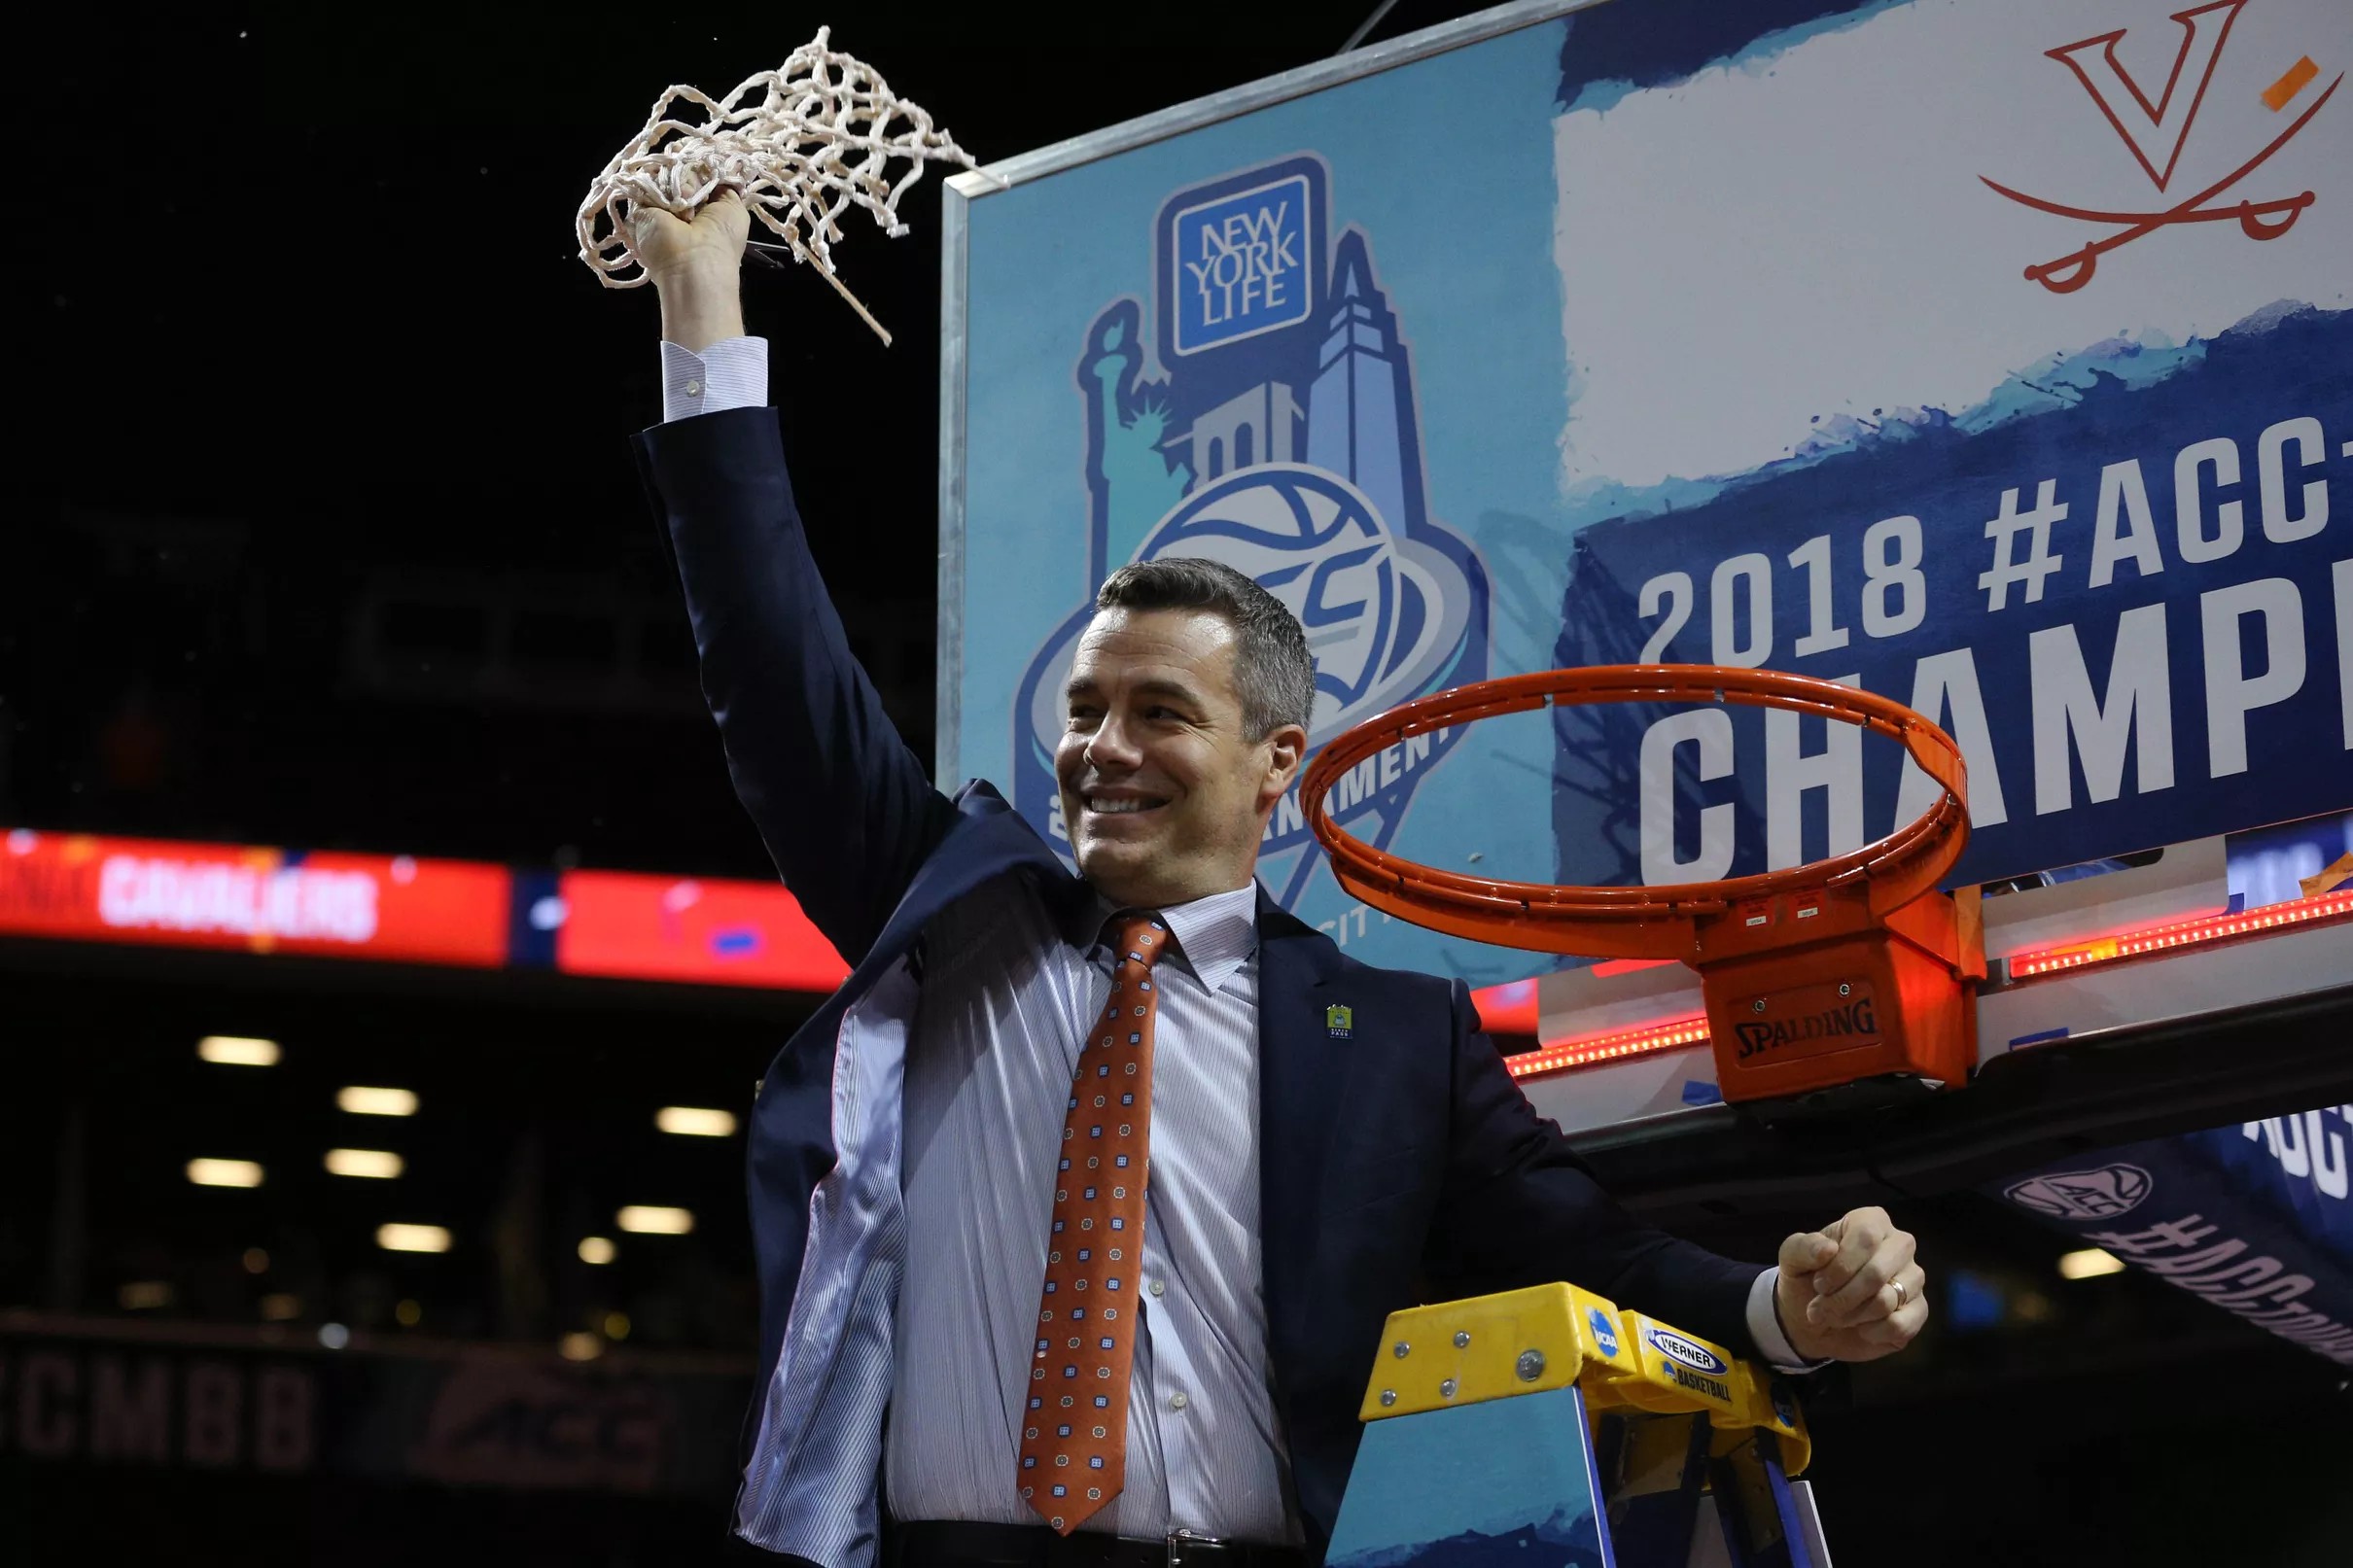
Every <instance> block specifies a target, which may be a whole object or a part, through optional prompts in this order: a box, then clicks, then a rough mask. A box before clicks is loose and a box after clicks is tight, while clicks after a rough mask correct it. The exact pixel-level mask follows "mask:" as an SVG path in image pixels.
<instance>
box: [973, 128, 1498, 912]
mask: <svg viewBox="0 0 2353 1568" xmlns="http://www.w3.org/2000/svg"><path fill="white" fill-rule="evenodd" d="M1327 184H1328V175H1327V173H1326V170H1325V168H1324V164H1323V161H1322V159H1320V158H1318V157H1313V156H1302V157H1289V158H1284V159H1282V160H1281V161H1278V162H1275V163H1269V164H1262V165H1259V166H1258V167H1255V168H1250V169H1245V170H1243V171H1241V172H1240V173H1236V174H1231V175H1227V176H1225V177H1223V178H1221V179H1217V180H1212V181H1210V182H1208V183H1207V184H1204V185H1199V186H1193V187H1190V188H1187V189H1185V190H1181V191H1177V192H1174V193H1173V194H1171V195H1170V196H1169V197H1168V199H1167V200H1166V201H1165V202H1163V203H1162V205H1161V208H1160V214H1159V218H1158V220H1157V222H1156V224H1155V226H1154V228H1155V233H1154V285H1153V314H1154V317H1155V322H1154V331H1153V332H1152V335H1151V340H1150V343H1149V346H1148V348H1147V343H1146V336H1145V330H1144V322H1143V307H1142V305H1141V303H1140V302H1139V301H1138V300H1137V299H1135V298H1133V297H1130V298H1123V299H1117V300H1114V301H1112V302H1111V303H1110V304H1109V305H1107V306H1106V307H1105V309H1104V310H1103V311H1102V313H1101V314H1099V315H1098V316H1097V317H1096V318H1095V322H1094V324H1093V326H1092V327H1090V328H1089V329H1088V331H1087V341H1086V345H1085V348H1084V352H1083V353H1082V354H1081V355H1080V356H1079V360H1078V365H1077V381H1078V391H1079V395H1080V397H1081V399H1082V401H1083V403H1084V407H1085V417H1086V421H1087V458H1086V480H1087V489H1088V495H1089V503H1090V504H1089V507H1088V512H1089V524H1090V539H1089V558H1088V576H1087V580H1088V581H1089V582H1090V583H1101V582H1102V581H1103V579H1104V578H1105V577H1106V576H1107V575H1109V574H1110V573H1111V572H1112V571H1113V570H1114V569H1115V568H1117V567H1120V566H1123V565H1125V564H1127V563H1129V562H1131V561H1149V560H1153V559H1156V558H1159V557H1162V556H1193V557H1206V558H1208V559H1211V560H1215V561H1221V562H1224V563H1225V564H1226V565H1228V566H1231V567H1234V568H1236V569H1237V570H1239V571H1242V572H1245V573H1247V574H1248V575H1250V576H1251V577H1253V578H1255V579H1256V580H1257V581H1258V582H1259V584H1260V585H1261V586H1263V587H1264V588H1265V589H1266V590H1267V591H1268V592H1269V593H1272V594H1273V595H1274V596H1275V597H1276V598H1278V599H1280V600H1282V602H1283V604H1284V605H1286V606H1287V607H1289V609H1290V610H1291V611H1292V612H1293V613H1295V614H1296V615H1298V617H1299V619H1300V621H1301V623H1302V624H1303V625H1304V626H1305V627H1306V628H1307V639H1308V647H1309V649H1310V650H1311V651H1312V652H1313V653H1314V654H1315V657H1316V702H1315V709H1314V713H1313V714H1312V716H1311V718H1310V722H1309V726H1308V744H1309V747H1310V749H1311V750H1312V749H1314V748H1316V747H1319V746H1321V745H1322V744H1323V743H1324V742H1325V741H1328V740H1330V739H1331V738H1332V737H1333V736H1334V735H1337V734H1338V733H1340V732H1341V731H1342V730H1345V729H1347V728H1348V727H1349V726H1350V725H1352V724H1354V723H1356V722H1357V721H1358V720H1360V719H1364V718H1368V717H1370V716H1372V715H1373V714H1378V713H1381V712H1382V711H1384V710H1386V709H1388V708H1392V707H1394V706H1395V705H1397V704H1398V703H1401V702H1403V701H1405V700H1406V699H1408V698H1410V697H1417V696H1420V695H1422V693H1424V692H1428V691H1435V690H1438V689H1440V688H1442V687H1446V686H1455V685H1460V684H1462V683H1464V682H1465V681H1471V680H1480V679H1485V678H1486V676H1487V642H1488V637H1487V625H1488V622H1487V616H1488V583H1487V575H1486V571H1485V569H1484V568H1483V567H1482V565H1481V564H1480V562H1479V559H1478V557H1477V556H1476V555H1475V554H1474V553H1473V552H1472V550H1471V548H1470V546H1469V545H1468V544H1467V543H1465V542H1464V541H1463V540H1461V539H1460V538H1458V537H1457V535H1456V534H1454V533H1453V532H1452V531H1451V530H1449V529H1447V528H1445V527H1444V526H1442V525H1441V524H1439V523H1438V522H1437V521H1436V520H1434V519H1433V518H1431V517H1430V515H1429V511H1428V502H1427V497H1426V493H1425V491H1424V488H1423V484H1422V440H1421V436H1420V432H1419V428H1418V422H1417V418H1416V405H1415V401H1414V382H1413V369H1412V363H1411V358H1410V356H1409V353H1408V350H1407V346H1406V341H1405V338H1404V336H1403V334H1402V332H1401V331H1400V330H1399V323H1398V320H1397V316H1396V313H1395V312H1394V311H1392V310H1391V309H1390V308H1389V305H1388V301H1387V296H1385V295H1384V294H1383V292H1382V290H1381V286H1380V283H1379V280H1378V277H1377V274H1376V273H1375V271H1374V268H1373V255H1372V245H1371V242H1370V241H1369V240H1368V239H1367V238H1366V236H1365V235H1364V233H1363V232H1362V231H1361V230H1359V229H1355V228H1350V229H1348V230H1346V231H1345V232H1344V233H1342V234H1341V236H1340V239H1339V242H1338V243H1337V245H1335V246H1332V247H1330V254H1329V256H1328V257H1327V254H1326V244H1325V191H1326V186H1327ZM1091 597H1092V594H1091V592H1090V599H1091ZM1092 613H1093V606H1092V604H1091V603H1089V604H1081V605H1078V606H1075V607H1073V608H1072V610H1071V614H1070V616H1069V617H1068V618H1067V619H1066V620H1065V621H1064V622H1063V624H1062V625H1061V626H1060V627H1058V628H1057V629H1056V630H1055V632H1054V634H1053V635H1052V636H1051V637H1050V638H1048V639H1047V640H1046V642H1045V644H1044V645H1042V646H1041V647H1039V648H1038V650H1037V652H1036V656H1035V657H1034V658H1033V659H1032V660H1031V662H1030V667H1029V670H1028V672H1027V673H1026V674H1025V675H1024V677H1023V679H1022V685H1021V692H1020V696H1019V700H1018V701H1017V703H1016V705H1015V708H1014V732H1015V733H1014V779H1013V802H1014V805H1015V806H1016V807H1017V808H1019V810H1020V811H1021V812H1022V814H1023V815H1024V816H1026V817H1027V818H1029V819H1030V820H1031V821H1033V822H1035V823H1036V824H1037V825H1038V826H1039V828H1040V829H1041V830H1043V831H1044V832H1045V833H1046V834H1047V836H1048V838H1049V840H1050V841H1051V842H1052V843H1054V844H1055V845H1056V846H1057V847H1061V848H1067V846H1068V845H1069V842H1070V835H1069V833H1068V831H1067V829H1066V828H1065V825H1064V823H1063V821H1062V805H1061V800H1060V798H1059V795H1058V793H1057V791H1056V788H1055V783H1054V769H1053V756H1054V747H1055V743H1056V742H1057V741H1058V740H1059V739H1060V738H1061V736H1062V733H1063V728H1064V722H1063V721H1064V714H1063V692H1062V688H1063V682H1064V680H1065V679H1067V677H1068V675H1069V673H1070V668H1071V655H1072V650H1073V648H1074V646H1075V645H1076V643H1077V641H1078V637H1079V634H1080V632H1081V631H1083V630H1084V628H1085V626H1086V623H1087V620H1088V618H1089V617H1090V616H1091V615H1092ZM1459 734H1460V732H1459V731H1458V730H1457V731H1449V732H1442V733H1440V734H1437V735H1433V736H1427V737H1421V738H1418V739H1416V740H1414V741H1412V742H1409V743H1406V744H1405V745H1403V746H1399V747H1394V748H1391V749H1389V750H1388V751H1387V752H1384V753H1382V754H1381V755H1380V756H1377V757H1374V758H1371V759H1368V761H1367V762H1366V763H1365V764H1364V765H1363V766H1362V767H1360V768H1358V769H1356V770H1354V772H1353V773H1352V774H1351V775H1350V776H1349V777H1348V778H1346V779H1344V780H1342V781H1341V782H1340V784H1339V785H1338V786H1337V787H1335V788H1334V790H1333V792H1332V795H1331V797H1330V800H1331V809H1332V813H1333V816H1334V817H1335V819H1338V820H1339V821H1341V822H1343V823H1344V824H1346V825H1348V826H1349V828H1350V830H1351V831H1352V832H1353V833H1355V834H1356V835H1357V836H1358V837H1361V838H1364V839H1365V840H1367V841H1368V842H1371V843H1374V844H1385V843H1387V840H1388V838H1389V836H1390V835H1391V834H1392V833H1394V832H1395V830H1396V827H1397V824H1398V822H1399V820H1400V819H1401V818H1402V817H1403V814H1404V809H1405V805H1406V802H1407V800H1408V799H1409V798H1410V797H1411V795H1412V793H1413V790H1414V788H1415V786H1416V785H1417V784H1419V783H1420V782H1421V780H1422V777H1423V775H1424V774H1425V773H1426V771H1427V770H1428V769H1429V768H1430V767H1431V766H1433V765H1435V764H1436V763H1437V762H1438V761H1439V760H1440V759H1441V758H1442V757H1443V756H1445V754H1446V753H1447V752H1448V751H1449V750H1450V749H1452V747H1453V745H1454V743H1455V741H1456V740H1457V739H1458V738H1459ZM1310 845H1311V840H1310V838H1309V835H1308V830H1307V824H1306V822H1305V820H1304V819H1302V817H1301V815H1300V812H1299V805H1298V796H1297V790H1296V789H1295V788H1294V790H1293V791H1292V792H1291V793H1290V794H1288V795H1286V796H1284V798H1283V799H1282V802H1281V804H1280V805H1279V806H1278V807H1277V808H1276V812H1275V816H1274V819H1272V820H1271V821H1270V822H1269V823H1268V825H1267V832H1266V839H1265V842H1264V844H1263V845H1262V846H1261V855H1262V860H1261V864H1260V875H1261V877H1262V879H1263V880H1264V881H1265V882H1266V884H1267V887H1268V889H1269V890H1270V891H1271V892H1273V893H1274V895H1275V897H1276V899H1277V901H1278V902H1280V903H1282V905H1283V906H1284V907H1286V908H1287V907H1290V906H1292V905H1293V904H1294V903H1295V902H1296V901H1297V899H1298V898H1299V895H1300V894H1301V892H1302V891H1304V889H1306V886H1307V883H1308V879H1309V877H1310V876H1311V875H1312V873H1313V872H1314V869H1315V867H1316V866H1317V864H1319V863H1320V857H1319V856H1317V855H1314V854H1305V853H1299V854H1293V852H1303V851H1305V850H1306V849H1308V848H1309V847H1310Z"/></svg>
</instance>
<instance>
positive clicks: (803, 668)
mask: <svg viewBox="0 0 2353 1568" xmlns="http://www.w3.org/2000/svg"><path fill="white" fill-rule="evenodd" d="M746 224H747V220H746V214H745V212H744V208H743V205H742V203H741V202H740V201H738V200H737V199H736V198H735V197H734V196H732V195H727V196H721V197H720V198H718V199H716V200H714V201H712V202H710V203H708V204H706V205H705V206H704V207H703V208H702V209H701V210H700V211H699V212H697V213H696V214H695V216H694V218H693V221H692V222H690V223H689V222H685V221H682V220H680V219H678V218H675V217H672V216H671V215H670V214H668V213H664V212H654V211H645V212H642V213H641V215H640V217H639V220H638V226H637V227H636V229H635V231H634V232H633V234H632V240H633V243H634V244H635V247H636V249H637V253H638V256H639V258H640V259H641V260H642V261H644V262H645V264H646V269H647V271H648V272H649V273H650V274H651V276H652V278H653V282H654V287H655V289H656V291H657V292H658V293H659V295H660V296H661V302H662V337H663V350H662V355H663V364H664V372H665V376H664V379H665V381H666V382H667V383H669V386H668V389H667V391H666V394H665V399H664V401H665V404H666V413H667V415H668V416H669V417H667V418H666V419H665V422H664V423H663V424H661V425H660V426H658V427H656V428H655V429H653V430H650V431H648V432H646V433H645V434H644V435H642V436H639V437H638V451H639V454H640V458H641V460H642V462H643V464H644V467H645V471H646V475H647V479H648V482H649V485H650V488H651V490H652V491H653V493H654V496H655V505H656V508H657V509H658V510H659V511H660V512H661V513H662V515H663V518H664V521H665V522H666V523H667V525H668V527H669V532H670V540H671V544H672V547H673V549H674V551H675V553H676V556H677V559H678V568H679V576H680V578H681V580H682V581H683V582H684V583H685V590H686V609H687V612H688V614H689V615H690V616H691V618H692V620H693V623H694V645H695V648H696V650H697V651H698V652H699V653H700V655H701V659H702V681H703V695H704V697H705V698H706V699H707V700H708V701H709V703H710V705H711V713H712V716H713V717H714V718H716V719H718V721H719V728H720V740H721V741H722V742H723V743H724V745H725V747H726V751H727V766H728V771H729V773H730V774H731V775H732V776H733V778H734V781H735V792H736V794H737V796H738V797H739V798H740V799H741V800H742V801H743V803H744V807H745V809H746V810H747V811H749V812H750V813H751V814H752V819H753V821H754V823H755V824H756V825H757V826H758V828H759V832H760V836H761V838H763V839H764V840H766V842H767V845H768V853H769V854H771V855H773V856H774V857H775V860H776V864H777V868H778V869H779V870H780V871H782V872H783V873H784V879H785V885H786V886H787V887H788V888H790V889H791V890H792V893H793V896H794V897H796V898H797V899H799V900H800V904H801V907H802V908H803V909H804V910H806V911H807V912H808V915H809V918H810V919H811V920H812V921H814V922H816V923H817V926H818V928H819V929H820V930H822V931H824V932H825V936H826V937H827V939H828V940H830V941H831V942H832V943H833V945H834V946H835V948H837V949H838V950H840V952H841V954H842V956H843V957H844V958H848V959H849V960H850V961H851V962H852V963H856V962H858V961H859V959H860V958H862V957H863V956H864V954H865V952H866V950H867V949H868V948H869V947H871V946H872V945H873V942H874V939H875V937H876V936H877V935H878V934H879V933H880V932H881V930H882V926H883V923H884V922H885V921H887V920H888V919H889V918H890V914H891V911H892V909H893V908H894V907H895V906H896V904H897V902H898V899H899V895H900V894H901V893H903V892H904V891H905V890H906V888H907V885H908V883H909V882H910V881H911V880H912V879H913V878H914V875H915V872H916V870H917V868H918V867H920V866H921V865H922V864H923V861H924V858H925V856H927V855H928V854H931V850H932V849H933V848H934V847H936V846H937V844H938V843H939V841H940V839H941V837H942V836H943V835H944V834H945V833H946V831H947V829H948V825H949V824H950V822H952V821H953V820H954V816H955V812H954V808H953V807H951V806H950V805H949V804H948V802H947V800H946V799H945V798H943V797H942V796H941V795H940V794H939V792H938V791H937V790H935V789H933V788H932V787H931V781H930V780H929V779H928V778H927V777H926V776H925V773H924V769H923V764H922V763H921V762H919V761H918V760H917V759H916V757H915V755H914V753H913V752H911V751H909V750H908V749H907V747H906V743H905V742H904V741H902V740H901V739H900V738H899V735H898V731H897V730H896V727H894V726H893V725H892V723H891V721H890V719H889V718H888V717H887V716H886V715H885V714H884V713H883V708H882V703H881V701H880V700H879V699H878V698H877V697H876V695H875V692H874V687H873V683H872V682H871V681H869V680H868V679H866V673H865V672H864V671H863V670H861V669H860V668H859V665H858V661H857V660H856V659H855V658H854V657H852V656H851V653H850V645H849V642H848V640H847V639H846V638H845V637H844V636H843V635H842V629H841V622H840V619H839V617H838V616H836V614H835V613H834V610H833V605H832V602H831V601H830V600H829V599H828V598H827V597H826V594H825V584H824V582H823V581H822V580H821V579H820V577H819V576H818V572H817V564H816V562H815V561H814V560H812V559H811V557H810V554H809V546H808V541H807V540H806V538H805V537H804V535H803V533H802V530H801V521H800V514H799V512H798V510H797V509H796V508H795V507H794V505H793V503H792V490H791V485H790V481H789V480H788V478H787V477H786V473H785V459H784V447H783V443H782V441H781V439H780V438H779V436H778V434H777V426H776V416H775V414H774V412H773V411H772V410H771V409H769V408H767V407H765V406H762V405H761V404H763V403H764V401H765V396H764V387H762V388H758V389H750V390H749V391H748V389H747V387H746V382H748V381H751V380H754V379H758V380H762V381H764V370H765V364H764V360H763V359H762V358H761V356H760V355H759V353H758V344H757V340H755V339H750V338H746V337H745V335H744V318H743V309H742V305H741V301H740V294H739V291H740V277H739V273H740V271H741V267H742V262H743V253H744V239H745V233H746ZM722 378H724V380H725V382H726V384H725V385H721V382H722ZM705 409H708V410H710V411H703V410H705ZM689 414H691V415H693V417H683V416H685V415H689Z"/></svg>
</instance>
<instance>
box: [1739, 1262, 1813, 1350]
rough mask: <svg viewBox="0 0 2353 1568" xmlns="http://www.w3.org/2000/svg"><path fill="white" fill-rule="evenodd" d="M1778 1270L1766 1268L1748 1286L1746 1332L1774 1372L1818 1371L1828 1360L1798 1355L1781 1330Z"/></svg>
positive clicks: (1779, 1277)
mask: <svg viewBox="0 0 2353 1568" xmlns="http://www.w3.org/2000/svg"><path fill="white" fill-rule="evenodd" d="M1780 1282H1781V1271H1780V1270H1779V1269H1778V1268H1777V1267H1776V1268H1772V1269H1768V1270H1766V1271H1765V1272H1763V1273H1761V1274H1759V1275H1757V1277H1756V1281H1755V1283H1753V1284H1751V1285H1750V1286H1749V1287H1748V1335H1749V1338H1750V1339H1752V1340H1754V1341H1756V1342H1757V1348H1758V1349H1759V1350H1761V1351H1763V1352H1764V1353H1765V1360H1766V1363H1767V1364H1768V1365H1770V1366H1771V1367H1772V1368H1773V1370H1774V1371H1775V1372H1786V1373H1790V1374H1793V1375H1795V1374H1800V1373H1809V1372H1815V1371H1819V1370H1820V1369H1821V1368H1823V1367H1827V1366H1829V1365H1830V1363H1829V1362H1827V1361H1809V1360H1807V1359H1806V1358H1805V1357H1804V1356H1802V1355H1799V1354H1798V1348H1797V1346H1796V1345H1794V1344H1791V1343H1790V1342H1789V1336H1788V1335H1786V1334H1784V1333H1782V1332H1781V1314H1780V1312H1779V1311H1778V1310H1776V1309H1775V1307H1774V1290H1775V1289H1776V1288H1777V1287H1778V1286H1779V1285H1780Z"/></svg>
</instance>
